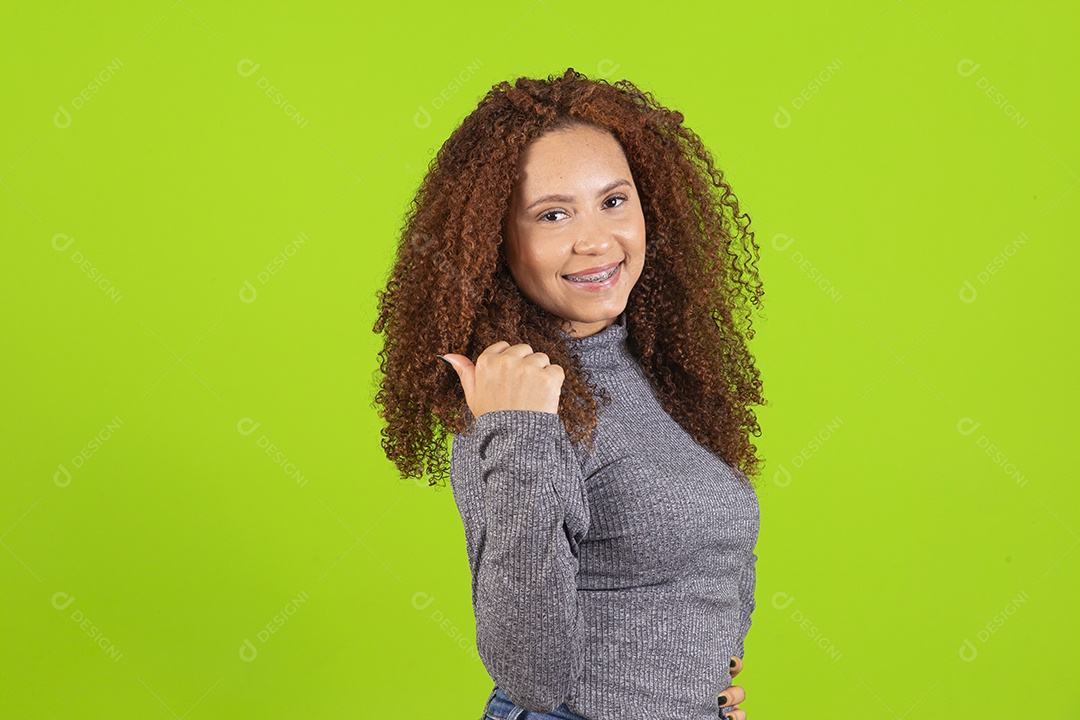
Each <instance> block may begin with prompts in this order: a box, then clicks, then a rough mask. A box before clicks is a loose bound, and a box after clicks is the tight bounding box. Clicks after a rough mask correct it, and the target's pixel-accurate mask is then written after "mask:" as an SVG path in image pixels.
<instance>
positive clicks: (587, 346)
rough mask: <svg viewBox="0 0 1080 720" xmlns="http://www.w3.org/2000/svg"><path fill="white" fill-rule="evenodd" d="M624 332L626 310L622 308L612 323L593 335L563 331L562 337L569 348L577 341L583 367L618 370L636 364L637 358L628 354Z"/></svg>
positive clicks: (625, 329)
mask: <svg viewBox="0 0 1080 720" xmlns="http://www.w3.org/2000/svg"><path fill="white" fill-rule="evenodd" d="M626 333H627V328H626V311H625V310H624V311H623V312H622V313H620V314H619V317H618V318H616V320H615V322H614V323H612V324H611V325H608V326H607V327H606V328H604V329H603V330H601V331H600V332H598V333H596V334H594V335H589V336H588V337H583V338H575V337H574V336H572V335H570V334H569V333H567V332H565V331H564V332H563V337H564V338H566V339H567V341H568V342H570V343H571V344H570V347H571V348H573V347H574V344H573V343H574V342H575V341H576V342H577V343H578V345H577V348H578V353H579V354H580V356H581V364H582V366H583V367H585V368H587V369H589V370H620V369H623V368H628V367H633V366H634V365H636V364H637V360H635V359H634V356H633V355H631V354H630V348H629V347H627V344H626Z"/></svg>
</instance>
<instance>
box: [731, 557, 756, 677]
mask: <svg viewBox="0 0 1080 720" xmlns="http://www.w3.org/2000/svg"><path fill="white" fill-rule="evenodd" d="M756 585H757V554H756V553H753V552H751V553H750V558H749V559H748V560H747V562H746V565H745V566H744V567H743V571H742V574H741V575H740V577H739V601H740V607H739V622H740V626H739V627H740V629H739V642H738V644H737V645H736V646H735V654H736V655H738V656H739V657H740V658H741V657H743V653H744V652H745V648H744V647H743V643H744V641H745V640H746V633H747V632H749V631H750V625H751V623H752V622H753V620H752V615H753V613H754V607H755V606H756V601H755V599H754V591H755V586H756Z"/></svg>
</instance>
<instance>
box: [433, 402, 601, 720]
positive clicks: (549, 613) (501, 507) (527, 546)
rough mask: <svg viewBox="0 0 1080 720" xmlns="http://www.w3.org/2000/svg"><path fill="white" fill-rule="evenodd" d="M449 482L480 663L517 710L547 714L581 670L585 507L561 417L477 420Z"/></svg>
mask: <svg viewBox="0 0 1080 720" xmlns="http://www.w3.org/2000/svg"><path fill="white" fill-rule="evenodd" d="M470 417H471V414H470ZM450 480H451V485H452V487H453V491H454V497H455V500H456V502H457V505H458V509H459V511H460V513H461V517H462V522H463V524H464V528H465V537H466V547H467V552H468V557H469V566H470V570H471V572H472V600H473V608H474V611H475V615H476V645H477V651H478V652H479V654H480V658H481V659H482V660H483V662H484V665H485V667H486V668H487V670H488V673H489V674H490V675H491V677H492V678H493V679H494V680H495V682H496V683H497V684H498V685H499V687H500V688H501V689H502V690H503V692H504V693H506V694H507V696H508V697H509V698H510V699H511V700H512V701H513V702H514V703H515V704H517V705H519V706H521V707H522V708H524V709H526V710H530V711H534V712H550V711H551V710H553V709H555V708H556V707H558V706H559V705H561V704H562V703H563V702H565V700H566V698H567V696H568V695H569V692H570V689H571V688H572V686H573V685H574V683H575V682H576V681H577V679H578V678H579V677H580V676H581V673H582V672H583V670H584V632H585V628H584V619H583V614H582V608H581V603H580V600H579V598H578V593H577V573H578V544H579V542H580V540H581V539H582V537H584V535H585V533H586V532H588V526H589V510H588V499H587V496H586V493H585V483H584V479H583V477H582V471H581V466H580V464H579V462H578V460H577V457H576V456H575V454H574V452H573V448H572V445H571V444H570V439H569V436H568V435H567V434H566V430H565V428H564V426H563V422H562V419H561V418H560V417H559V416H558V415H557V414H555V413H548V412H540V411H534V410H497V411H493V412H487V413H483V414H482V415H481V416H480V417H479V418H476V419H475V420H474V421H473V426H472V428H471V429H470V431H469V432H468V433H461V434H458V435H455V436H454V440H453V444H452V449H451V467H450Z"/></svg>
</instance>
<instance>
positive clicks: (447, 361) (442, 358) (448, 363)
mask: <svg viewBox="0 0 1080 720" xmlns="http://www.w3.org/2000/svg"><path fill="white" fill-rule="evenodd" d="M435 357H437V358H439V359H440V360H442V361H443V362H444V363H446V364H447V365H449V366H450V367H451V368H452V367H454V363H452V362H450V361H449V360H447V359H446V358H444V357H443V356H442V355H436V356H435Z"/></svg>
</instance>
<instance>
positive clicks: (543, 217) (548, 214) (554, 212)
mask: <svg viewBox="0 0 1080 720" xmlns="http://www.w3.org/2000/svg"><path fill="white" fill-rule="evenodd" d="M627 199H628V198H627V197H626V196H625V195H612V196H611V197H609V198H608V199H607V200H605V201H604V205H605V206H607V207H609V208H617V207H619V206H620V205H621V204H622V203H620V204H619V205H608V203H610V202H611V201H612V200H622V201H623V202H626V200H627ZM559 214H562V215H565V214H566V213H564V212H563V211H562V210H548V211H547V212H546V213H544V214H543V215H541V216H540V218H539V219H540V220H543V221H545V222H556V221H555V220H549V219H548V218H550V217H551V216H552V215H559Z"/></svg>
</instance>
